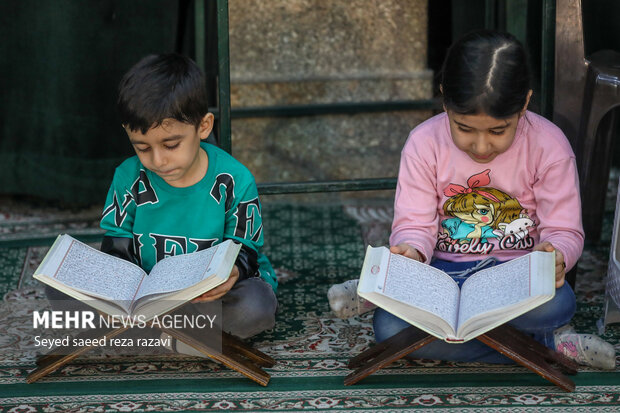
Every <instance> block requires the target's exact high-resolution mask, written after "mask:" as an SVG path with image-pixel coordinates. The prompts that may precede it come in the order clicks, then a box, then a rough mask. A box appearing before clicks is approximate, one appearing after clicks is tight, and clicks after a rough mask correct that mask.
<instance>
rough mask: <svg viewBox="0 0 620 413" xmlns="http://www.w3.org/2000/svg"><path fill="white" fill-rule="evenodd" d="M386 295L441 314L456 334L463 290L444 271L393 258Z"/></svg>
mask: <svg viewBox="0 0 620 413" xmlns="http://www.w3.org/2000/svg"><path fill="white" fill-rule="evenodd" d="M383 294H385V295H387V296H389V297H391V298H394V299H396V300H398V301H402V302H404V303H406V304H409V305H412V306H415V307H418V308H421V309H423V310H426V311H428V312H431V313H434V314H437V315H438V316H439V317H441V318H442V319H444V320H445V321H446V322H447V323H449V324H450V325H451V326H452V327H453V328H454V329H455V330H456V328H455V327H456V320H457V316H458V302H459V295H460V294H459V287H458V285H457V284H456V282H454V280H452V278H451V277H450V276H449V275H447V274H446V273H444V272H443V271H441V270H438V269H436V268H434V267H431V266H429V265H426V264H422V263H420V262H418V261H415V260H412V259H409V258H405V257H403V256H401V255H395V254H390V259H389V263H388V270H387V273H386V276H385V280H384V288H383Z"/></svg>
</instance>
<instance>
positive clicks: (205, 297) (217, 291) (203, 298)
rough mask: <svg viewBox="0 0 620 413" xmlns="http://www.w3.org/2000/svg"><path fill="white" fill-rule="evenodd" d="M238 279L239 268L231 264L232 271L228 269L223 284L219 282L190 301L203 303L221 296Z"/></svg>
mask: <svg viewBox="0 0 620 413" xmlns="http://www.w3.org/2000/svg"><path fill="white" fill-rule="evenodd" d="M238 279H239V268H237V266H236V265H233V268H232V271H230V277H229V278H228V280H226V282H225V283H224V284H220V285H218V286H217V287H215V288H214V289H212V290H209V291H207V292H206V293H204V294H202V295H199V296H198V297H196V298H194V299H193V300H192V303H205V302H208V301H214V300H217V299H219V298H222V297H223V296H224V295H225V294H226V293H227V292H228V291H230V289H231V288H232V287H233V285H235V283H236V282H237V280H238Z"/></svg>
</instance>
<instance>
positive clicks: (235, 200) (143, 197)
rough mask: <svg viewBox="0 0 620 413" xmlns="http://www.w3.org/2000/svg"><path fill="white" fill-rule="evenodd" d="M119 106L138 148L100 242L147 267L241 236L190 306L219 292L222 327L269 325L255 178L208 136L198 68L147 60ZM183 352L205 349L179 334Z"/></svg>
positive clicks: (109, 206) (268, 278) (130, 78)
mask: <svg viewBox="0 0 620 413" xmlns="http://www.w3.org/2000/svg"><path fill="white" fill-rule="evenodd" d="M118 111H119V115H120V120H121V124H122V126H123V128H124V129H125V131H126V132H127V135H128V136H129V141H130V142H131V144H132V146H133V148H134V150H135V151H136V155H137V156H134V157H131V158H129V159H127V160H125V162H123V163H122V164H121V165H120V166H119V167H118V168H117V169H116V172H115V175H114V179H113V181H112V185H111V187H110V190H109V192H108V196H107V200H106V203H105V207H104V211H103V218H102V220H101V228H103V229H104V230H106V233H105V237H104V239H103V242H102V245H101V250H102V251H104V252H107V253H109V254H111V255H115V256H117V257H121V258H125V259H127V260H129V261H132V262H134V263H136V264H138V265H140V266H141V267H142V268H144V269H145V270H146V271H150V270H151V268H152V267H153V265H154V264H155V263H156V262H157V261H159V260H161V259H162V258H164V257H166V256H169V255H177V254H185V253H190V252H194V251H197V250H201V249H205V248H207V247H210V246H212V245H214V244H217V243H220V242H222V241H224V240H225V239H232V240H234V241H235V242H239V243H241V244H242V248H241V251H240V253H239V256H238V258H237V260H236V262H235V265H234V267H233V270H232V272H231V275H230V278H229V280H228V281H227V282H225V283H224V284H222V285H220V286H218V287H216V288H215V289H213V290H211V291H209V292H207V293H205V294H203V295H202V296H200V297H198V298H196V299H194V300H193V305H195V306H197V307H200V305H201V303H203V302H209V301H215V300H221V304H222V317H223V326H222V328H223V330H224V331H226V332H229V333H231V334H233V335H235V336H238V337H240V338H247V337H251V336H253V335H256V334H258V333H260V332H262V331H264V330H266V329H269V328H272V327H273V325H274V324H275V311H276V307H277V300H276V296H275V290H276V286H277V280H276V277H275V275H274V272H273V269H272V267H271V264H270V263H269V260H268V259H267V257H265V256H264V255H262V254H261V253H260V248H261V246H262V245H263V232H262V220H261V210H260V202H259V200H258V192H257V189H256V184H255V182H254V178H253V176H252V174H251V173H250V172H249V171H248V170H247V169H246V168H245V167H244V166H243V165H242V164H241V163H239V162H238V161H237V160H235V159H234V158H233V157H232V156H230V155H229V154H228V153H226V152H225V151H223V150H221V149H219V148H217V147H215V146H213V145H210V144H207V143H204V142H201V140H204V139H206V138H207V137H208V136H209V134H210V133H211V129H212V127H213V114H211V113H209V112H208V105H207V91H206V84H205V80H204V76H203V74H202V72H201V71H200V69H199V68H198V66H197V65H196V64H195V63H194V62H193V61H192V60H190V59H189V58H186V57H184V56H180V55H176V54H166V55H151V56H147V57H145V58H143V59H142V60H140V61H139V62H138V63H137V64H136V65H134V66H133V67H132V68H131V69H130V70H129V71H128V72H127V73H126V74H125V76H124V77H123V79H122V80H121V82H120V85H119V97H118ZM179 276H183V274H182V273H180V274H179ZM176 350H177V351H178V352H180V353H186V354H191V355H199V354H200V353H197V352H196V351H195V350H193V349H192V348H191V347H189V346H186V345H184V344H183V343H180V342H179V343H177V346H176Z"/></svg>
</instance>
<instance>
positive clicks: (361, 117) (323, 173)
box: [0, 0, 620, 207]
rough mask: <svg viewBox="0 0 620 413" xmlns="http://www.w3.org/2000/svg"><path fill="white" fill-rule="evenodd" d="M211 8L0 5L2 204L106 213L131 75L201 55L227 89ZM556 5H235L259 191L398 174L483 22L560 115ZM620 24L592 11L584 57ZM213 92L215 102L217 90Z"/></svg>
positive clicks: (540, 101) (245, 142)
mask: <svg viewBox="0 0 620 413" xmlns="http://www.w3.org/2000/svg"><path fill="white" fill-rule="evenodd" d="M559 1H562V0H559ZM201 3H202V5H200V4H197V3H195V2H194V1H193V0H130V1H126V0H122V1H121V0H97V1H95V0H89V1H78V0H54V1H51V0H50V1H42V0H9V1H3V2H0V19H1V24H0V38H1V39H2V40H1V41H0V56H2V58H1V59H0V94H1V99H0V105H1V107H0V125H1V128H0V194H3V195H10V196H17V197H29V198H33V199H39V200H42V201H43V202H52V203H56V204H59V205H64V206H66V207H78V206H85V205H92V204H102V203H103V201H104V199H105V196H106V192H107V189H108V185H109V183H110V180H111V177H112V174H113V172H114V168H115V167H116V166H117V165H118V164H119V163H120V162H121V161H122V160H123V159H125V158H126V157H128V156H131V155H132V154H133V153H132V150H131V147H130V146H129V143H128V141H127V137H126V135H125V133H124V131H123V129H122V128H121V126H120V124H119V122H118V119H117V115H116V112H115V99H116V86H117V84H118V81H119V80H120V78H121V76H122V74H123V73H124V72H125V71H126V70H127V69H128V68H129V67H130V66H131V65H133V64H134V63H135V62H136V61H137V60H139V59H140V58H141V57H142V56H144V55H146V54H149V53H166V52H175V51H176V52H179V53H183V54H187V55H189V56H190V57H192V58H194V59H196V60H198V61H199V63H200V64H201V65H202V66H203V67H204V68H205V71H206V72H207V75H208V76H209V79H211V84H215V83H216V80H217V52H216V44H215V39H213V38H212V36H209V35H208V34H209V30H210V29H209V28H211V27H212V26H213V25H214V24H215V12H216V8H215V1H214V0H206V3H205V2H201ZM545 4H546V2H544V1H543V0H529V1H528V0H499V1H497V0H494V1H489V0H467V1H465V0H432V1H427V0H351V1H346V2H344V1H336V0H230V1H229V27H230V39H229V41H230V43H229V48H230V81H231V90H230V98H231V104H232V148H233V149H232V153H233V155H234V156H236V157H237V158H238V159H239V160H241V161H242V162H243V163H245V164H246V165H247V166H248V167H249V168H250V170H251V171H252V172H253V173H254V175H255V176H256V178H257V182H259V183H262V182H282V181H307V180H315V179H319V180H320V179H348V178H353V177H356V178H359V177H363V178H367V177H370V178H372V177H394V176H396V172H397V167H398V159H399V154H400V149H401V148H402V145H403V143H404V141H405V139H406V137H407V134H408V132H409V131H410V130H411V129H412V128H413V127H415V126H416V125H417V124H418V123H420V122H421V121H423V120H425V119H427V118H428V117H430V116H431V115H432V114H433V113H436V112H437V111H438V110H439V105H438V104H437V101H436V99H435V98H436V97H437V95H438V85H437V73H438V71H439V69H440V66H441V62H442V60H443V56H444V54H445V51H446V48H447V47H448V46H449V44H450V43H451V42H452V40H454V39H455V38H457V37H458V36H460V35H461V34H463V33H465V32H467V31H470V30H472V29H475V28H481V27H485V26H486V27H489V26H493V27H496V28H499V29H503V30H507V31H510V32H512V33H513V34H515V35H516V36H517V37H518V38H519V39H520V40H522V42H524V43H525V44H526V46H527V47H528V49H529V51H530V55H531V60H532V69H533V71H534V73H535V76H536V82H535V86H534V88H535V95H534V102H533V106H532V109H533V110H535V111H538V112H539V113H542V114H543V115H545V116H550V113H551V111H550V110H551V108H550V104H552V99H550V98H549V96H552V94H553V90H551V88H552V84H553V82H549V78H548V77H547V78H546V81H545V80H544V76H545V75H547V76H548V75H549V73H546V74H544V73H542V72H541V67H543V66H544V64H543V63H544V59H545V58H549V57H552V49H551V54H549V53H550V52H549V50H547V51H545V50H543V47H542V45H543V36H544V35H545V31H544V30H543V29H544V27H543V8H544V7H545ZM198 5H200V6H201V8H199V7H197V6H198ZM197 13H199V14H201V15H200V16H197ZM618 16H620V2H618V1H616V0H583V22H584V31H585V48H586V55H589V54H591V53H593V52H595V51H597V50H600V49H605V48H610V49H615V50H620V26H619V25H617V23H616V22H617V19H618ZM197 17H199V20H197V19H196V18H197ZM196 21H203V22H204V24H205V26H206V27H207V30H206V33H204V35H205V37H206V40H205V41H204V43H198V44H199V45H203V47H204V50H202V46H201V50H197V47H196V46H197V42H196V39H197V38H198V39H200V36H201V33H197V31H196ZM211 32H213V30H211ZM545 53H546V55H545ZM545 56H546V57H545ZM551 67H553V66H551ZM541 73H542V75H541ZM551 75H552V73H551ZM211 95H212V97H213V103H212V104H213V105H214V106H215V105H217V103H218V102H217V101H216V100H217V99H216V93H215V90H213V91H211ZM434 99H435V100H434ZM415 100H418V101H423V102H426V103H425V104H424V105H422V106H421V107H420V108H419V109H415V110H402V109H399V110H385V111H381V110H376V111H373V112H371V113H359V112H355V113H345V112H346V111H344V112H343V111H340V112H339V113H333V114H332V113H313V112H309V113H307V114H306V113H302V114H301V115H299V116H286V117H282V116H277V114H276V116H270V115H265V114H262V115H260V116H257V115H252V114H250V115H247V112H246V115H239V113H240V112H235V111H236V110H238V109H243V108H256V107H284V106H286V105H298V106H299V107H301V108H302V110H303V107H304V105H310V106H312V105H316V104H332V103H344V104H352V105H355V104H356V103H359V102H366V103H368V102H390V101H394V102H400V101H415ZM618 146H619V145H615V150H616V151H617V150H618ZM618 158H619V157H618V156H614V162H615V163H617V162H618Z"/></svg>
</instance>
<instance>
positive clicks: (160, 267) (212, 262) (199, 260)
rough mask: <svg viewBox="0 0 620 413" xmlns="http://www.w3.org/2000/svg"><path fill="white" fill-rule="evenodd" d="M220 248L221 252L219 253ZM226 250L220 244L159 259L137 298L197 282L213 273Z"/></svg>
mask: <svg viewBox="0 0 620 413" xmlns="http://www.w3.org/2000/svg"><path fill="white" fill-rule="evenodd" d="M220 250H221V252H220V254H217V252H218V251H220ZM225 250H226V248H225V245H224V244H218V245H216V246H213V247H211V248H208V249H206V250H202V251H198V252H193V253H190V254H181V255H175V256H171V257H167V258H165V259H163V260H161V261H159V262H158V263H157V265H156V266H155V267H153V269H152V270H151V273H150V274H149V275H148V276H147V277H146V278H145V279H144V282H143V283H142V285H141V286H140V289H139V291H138V293H137V294H136V299H138V298H142V297H145V296H147V295H151V294H163V293H169V292H172V291H178V290H182V289H184V288H187V287H190V286H192V285H194V284H197V283H198V282H200V281H202V280H203V278H205V277H206V276H209V275H212V274H213V272H214V271H215V270H216V265H217V262H218V261H219V259H218V258H219V256H221V255H222V252H225ZM216 254H217V256H218V258H216Z"/></svg>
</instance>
